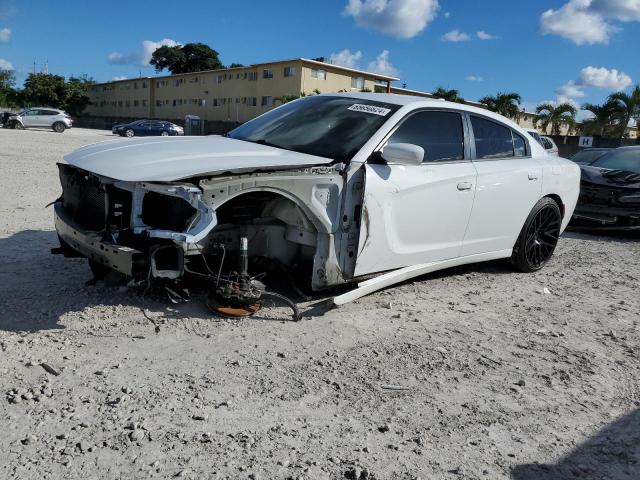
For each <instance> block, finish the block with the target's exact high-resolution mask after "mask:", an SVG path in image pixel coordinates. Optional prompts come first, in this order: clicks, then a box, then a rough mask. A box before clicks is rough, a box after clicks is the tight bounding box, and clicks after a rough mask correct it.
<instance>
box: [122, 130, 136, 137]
mask: <svg viewBox="0 0 640 480" xmlns="http://www.w3.org/2000/svg"><path fill="white" fill-rule="evenodd" d="M124 134H125V136H126V137H129V138H131V137H133V136H134V135H135V134H136V132H134V131H133V129H131V128H127V129H126V130H125V132H124Z"/></svg>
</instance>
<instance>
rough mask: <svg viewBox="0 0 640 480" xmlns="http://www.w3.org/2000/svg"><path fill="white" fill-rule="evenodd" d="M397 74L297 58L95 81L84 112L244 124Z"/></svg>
mask: <svg viewBox="0 0 640 480" xmlns="http://www.w3.org/2000/svg"><path fill="white" fill-rule="evenodd" d="M395 80H398V79H397V78H395V77H390V76H387V75H380V74H377V73H372V72H365V71H362V70H356V69H351V68H346V67H340V66H337V65H332V64H329V63H325V62H321V61H318V60H310V59H305V58H298V59H293V60H283V61H278V62H271V63H261V64H256V65H249V66H245V67H238V68H228V69H223V70H210V71H204V72H195V73H186V74H180V75H168V76H162V77H145V78H134V79H127V80H118V81H113V82H107V83H99V84H95V85H93V86H92V87H91V88H90V89H89V98H90V99H91V105H90V106H89V107H87V109H86V110H85V112H84V115H90V116H95V117H106V118H163V119H169V120H171V119H181V118H184V116H185V115H198V116H200V117H201V118H202V119H204V120H208V121H220V122H240V123H241V122H246V121H247V120H250V119H252V118H254V117H256V116H258V115H260V114H262V113H264V112H266V111H267V110H270V109H271V108H273V107H276V106H278V105H280V104H281V103H282V101H283V100H282V99H283V97H287V96H300V95H305V94H306V95H308V94H311V93H314V92H321V93H326V92H340V91H347V92H349V91H362V90H365V91H374V89H375V88H376V86H379V85H383V88H384V89H385V90H388V89H390V87H391V82H393V81H395Z"/></svg>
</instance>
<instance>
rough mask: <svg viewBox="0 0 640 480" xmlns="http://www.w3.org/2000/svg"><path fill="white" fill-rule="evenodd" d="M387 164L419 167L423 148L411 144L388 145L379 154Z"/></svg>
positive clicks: (422, 156)
mask: <svg viewBox="0 0 640 480" xmlns="http://www.w3.org/2000/svg"><path fill="white" fill-rule="evenodd" d="M380 155H381V156H382V158H384V160H385V161H386V162H387V163H391V164H396V165H420V164H421V163H422V160H423V159H424V148H422V147H419V146H418V145H413V144H411V143H389V144H387V145H385V147H384V148H383V149H382V151H381V152H380Z"/></svg>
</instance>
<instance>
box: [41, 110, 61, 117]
mask: <svg viewBox="0 0 640 480" xmlns="http://www.w3.org/2000/svg"><path fill="white" fill-rule="evenodd" d="M40 115H47V116H53V115H58V112H56V111H55V110H40Z"/></svg>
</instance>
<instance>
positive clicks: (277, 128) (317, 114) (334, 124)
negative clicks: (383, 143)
mask: <svg viewBox="0 0 640 480" xmlns="http://www.w3.org/2000/svg"><path fill="white" fill-rule="evenodd" d="M399 108H400V106H399V105H394V104H390V103H384V102H374V101H371V100H364V99H362V98H349V97H331V96H324V95H317V96H316V95H314V96H310V97H304V98H302V99H300V100H296V101H293V102H290V103H287V104H285V105H283V106H282V107H280V108H277V109H275V110H272V111H270V112H268V113H265V114H264V115H261V116H259V117H257V118H255V119H253V120H251V121H249V122H247V123H245V124H244V125H241V126H240V127H238V128H236V129H235V130H232V131H231V132H229V133H228V136H229V137H231V138H235V139H237V140H245V141H247V142H254V143H261V144H264V145H270V146H273V147H278V148H283V149H285V150H293V151H295V152H300V153H307V154H309V155H317V156H319V157H325V158H331V159H334V160H338V161H347V160H349V159H351V157H353V156H354V155H355V154H356V153H357V152H358V150H360V148H362V145H364V144H365V142H366V141H367V140H369V138H371V136H372V135H373V134H374V133H375V132H376V131H377V130H378V129H379V128H380V127H381V126H382V125H383V124H384V122H386V121H387V119H388V118H389V117H390V116H391V115H393V113H394V112H396V111H397V110H398V109H399Z"/></svg>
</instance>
